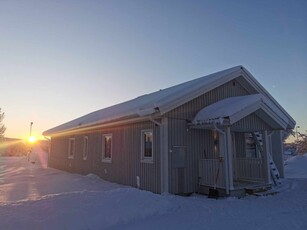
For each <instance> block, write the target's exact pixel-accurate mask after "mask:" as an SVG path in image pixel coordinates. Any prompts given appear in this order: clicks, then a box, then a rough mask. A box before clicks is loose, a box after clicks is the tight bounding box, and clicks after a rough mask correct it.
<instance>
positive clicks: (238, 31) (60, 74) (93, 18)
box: [0, 0, 307, 138]
mask: <svg viewBox="0 0 307 230" xmlns="http://www.w3.org/2000/svg"><path fill="white" fill-rule="evenodd" d="M236 65H243V66H245V67H246V68H247V69H248V70H249V71H250V72H251V73H252V74H253V75H254V76H255V77H256V79H257V80H258V81H259V82H260V83H261V84H262V85H263V86H264V87H265V88H266V89H267V90H268V91H269V92H270V93H271V94H272V96H273V97H275V99H276V100H277V101H278V102H279V103H280V104H281V105H282V106H283V107H284V108H285V109H286V110H287V111H288V112H289V113H290V115H291V116H292V117H293V118H294V119H295V120H296V122H297V125H299V126H300V129H299V130H300V131H302V132H305V130H307V102H306V101H307V1H305V0H302V1H298V0H293V1H288V0H287V1H283V0H275V1H274V0H263V1H262V0H260V1H228V0H225V1H219V0H212V1H205V0H204V1H179V0H178V1H168V0H164V1H156V0H154V1H153V0H152V1H146V0H139V1H117V0H114V1H111V0H110V1H94V0H89V1H85V0H83V1H81V0H71V1H68V0H63V1H62V0H61V1H60V0H50V1H48V0H43V1H42V0H36V1H34V0H27V1H17V0H16V1H15V0H0V93H1V96H0V107H1V108H2V110H3V111H4V112H5V113H6V117H5V119H4V124H5V125H6V127H7V131H6V136H7V137H22V138H24V137H26V136H27V135H28V134H29V127H30V122H31V121H33V122H34V124H33V132H34V133H36V134H41V133H42V132H43V131H44V130H46V129H49V128H52V127H54V126H56V125H59V124H62V123H64V122H67V121H70V120H72V119H74V118H77V117H80V116H82V115H85V114H87V113H89V112H92V111H95V110H98V109H101V108H104V107H106V106H110V105H113V104H116V103H119V102H123V101H125V100H128V99H132V98H134V97H137V96H139V95H142V94H146V93H150V92H152V91H156V90H159V89H162V88H166V87H169V86H172V85H175V84H178V83H182V82H185V81H188V80H191V79H194V78H197V77H201V76H204V75H207V74H210V73H213V72H217V71H220V70H223V69H226V68H229V67H232V66H236Z"/></svg>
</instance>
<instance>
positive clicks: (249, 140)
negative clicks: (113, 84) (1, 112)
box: [43, 66, 295, 195]
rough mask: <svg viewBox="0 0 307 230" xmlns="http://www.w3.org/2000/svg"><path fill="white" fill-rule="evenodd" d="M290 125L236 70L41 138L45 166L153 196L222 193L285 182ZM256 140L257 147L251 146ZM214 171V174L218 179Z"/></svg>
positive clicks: (259, 89) (257, 86)
mask: <svg viewBox="0 0 307 230" xmlns="http://www.w3.org/2000/svg"><path fill="white" fill-rule="evenodd" d="M294 126H295V121H294V120H293V118H291V116H290V115H289V114H288V113H287V112H286V111H285V110H284V109H283V108H282V107H281V106H280V105H279V104H278V102H277V101H276V100H275V99H274V98H273V97H272V96H271V95H270V94H269V93H268V91H266V90H265V89H264V88H263V87H262V86H261V85H260V84H259V82H258V81H257V80H256V79H255V78H254V77H253V76H252V75H251V74H250V73H249V72H248V71H247V70H246V69H245V68H244V67H242V66H237V67H233V68H230V69H227V70H224V71H221V72H217V73H214V74H211V75H208V76H205V77H201V78H198V79H195V80H192V81H188V82H185V83H183V84H180V85H176V86H173V87H170V88H167V89H163V90H160V91H157V92H154V93H150V94H146V95H143V96H140V97H137V98H135V99H133V100H130V101H126V102H123V103H121V104H117V105H114V106H111V107H108V108H105V109H101V110H98V111H96V112H93V113H90V114H87V115H85V116H82V117H80V118H77V119H75V120H72V121H70V122H67V123H65V124H62V125H59V126H57V127H55V128H52V129H49V130H47V131H45V132H44V133H43V135H45V136H50V137H51V151H50V156H49V166H51V167H54V168H57V169H61V170H65V171H69V172H73V173H80V174H88V173H94V174H97V175H99V176H100V177H101V178H103V179H105V180H108V181H111V182H116V183H120V184H125V185H130V186H134V187H139V188H140V189H144V190H148V191H152V192H154V193H164V192H169V193H173V194H179V193H192V192H197V191H199V190H203V191H206V189H208V188H210V187H213V186H215V185H216V187H217V188H219V189H220V190H222V191H224V192H225V194H229V195H231V194H234V193H235V191H237V190H239V189H242V187H246V186H249V185H257V184H259V185H270V184H272V180H271V175H270V164H269V163H270V158H272V159H273V160H274V162H275V164H276V166H277V168H278V170H279V172H280V174H281V176H283V158H282V152H283V149H282V138H281V131H282V130H286V129H293V128H294ZM255 132H257V133H258V134H261V137H262V138H261V139H262V144H261V146H259V143H258V144H257V141H255V138H253V137H255V135H254V134H255ZM217 172H218V173H217Z"/></svg>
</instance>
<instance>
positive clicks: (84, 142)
mask: <svg viewBox="0 0 307 230" xmlns="http://www.w3.org/2000/svg"><path fill="white" fill-rule="evenodd" d="M87 155H88V136H85V137H84V138H83V160H87Z"/></svg>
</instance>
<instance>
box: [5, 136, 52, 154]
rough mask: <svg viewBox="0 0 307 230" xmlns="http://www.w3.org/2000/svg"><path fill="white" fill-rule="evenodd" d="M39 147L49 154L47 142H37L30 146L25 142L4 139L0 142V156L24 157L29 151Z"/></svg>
mask: <svg viewBox="0 0 307 230" xmlns="http://www.w3.org/2000/svg"><path fill="white" fill-rule="evenodd" d="M37 146H39V147H40V148H41V149H42V150H44V151H45V152H49V141H45V140H39V141H37V142H36V143H35V144H32V146H30V145H29V144H28V143H27V142H26V141H23V140H20V139H14V138H4V139H3V140H1V141H0V156H26V155H27V154H28V152H29V150H30V149H31V147H32V148H35V147H37Z"/></svg>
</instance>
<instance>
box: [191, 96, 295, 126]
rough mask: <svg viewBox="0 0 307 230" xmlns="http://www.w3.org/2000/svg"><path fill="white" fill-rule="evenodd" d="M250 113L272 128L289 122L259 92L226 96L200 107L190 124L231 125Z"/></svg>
mask: <svg viewBox="0 0 307 230" xmlns="http://www.w3.org/2000/svg"><path fill="white" fill-rule="evenodd" d="M252 113H256V114H257V116H259V117H260V118H261V119H262V120H263V121H265V122H266V123H268V124H270V125H271V126H272V128H273V129H286V128H287V125H288V123H289V120H288V118H287V116H286V115H285V114H284V113H283V112H282V111H281V110H280V109H279V108H278V107H277V106H275V105H274V103H272V101H270V100H269V99H267V98H266V97H264V96H263V95H261V94H252V95H246V96H239V97H230V98H226V99H223V100H220V101H218V102H216V103H214V104H211V105H209V106H207V107H205V108H203V109H201V110H200V111H199V112H198V113H197V114H196V116H195V117H194V119H193V120H192V125H193V126H196V127H197V126H208V125H210V124H211V125H212V124H213V123H215V124H218V125H232V124H234V123H236V122H237V121H239V120H241V119H242V118H244V117H246V116H248V115H250V114H252Z"/></svg>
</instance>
